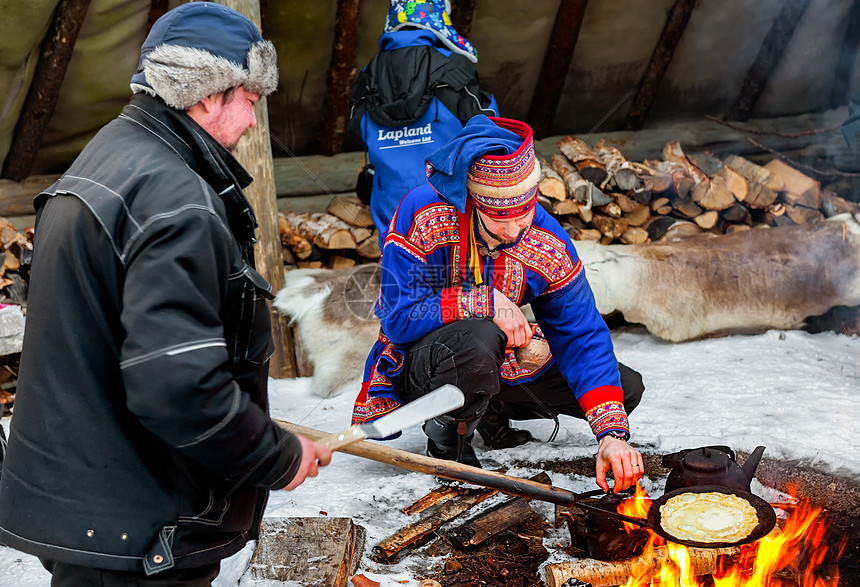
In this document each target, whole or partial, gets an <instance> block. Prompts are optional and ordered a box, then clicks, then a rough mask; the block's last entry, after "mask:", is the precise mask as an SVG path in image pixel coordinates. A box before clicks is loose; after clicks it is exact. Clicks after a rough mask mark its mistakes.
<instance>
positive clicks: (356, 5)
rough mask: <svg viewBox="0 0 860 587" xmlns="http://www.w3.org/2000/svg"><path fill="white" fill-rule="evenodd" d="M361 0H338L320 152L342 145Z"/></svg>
mask: <svg viewBox="0 0 860 587" xmlns="http://www.w3.org/2000/svg"><path fill="white" fill-rule="evenodd" d="M360 8H361V0H338V1H337V21H336V22H335V25H334V42H333V43H332V50H331V61H330V62H329V67H328V74H327V76H326V94H325V101H324V102H323V131H322V138H321V139H320V153H322V154H323V155H336V154H337V153H340V152H341V150H342V148H343V136H344V134H345V133H346V123H347V117H348V116H349V94H350V90H351V89H352V81H353V79H354V77H355V44H356V37H357V35H356V31H357V29H358V11H359V9H360Z"/></svg>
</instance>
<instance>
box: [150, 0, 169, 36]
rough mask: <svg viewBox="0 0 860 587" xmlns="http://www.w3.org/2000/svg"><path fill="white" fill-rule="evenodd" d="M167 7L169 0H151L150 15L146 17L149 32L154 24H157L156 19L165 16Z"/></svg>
mask: <svg viewBox="0 0 860 587" xmlns="http://www.w3.org/2000/svg"><path fill="white" fill-rule="evenodd" d="M167 8H168V6H167V0H150V3H149V15H148V16H147V18H146V31H147V34H149V31H151V30H152V25H154V24H155V21H156V20H158V19H159V18H161V17H162V16H164V13H165V12H167Z"/></svg>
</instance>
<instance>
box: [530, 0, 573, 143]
mask: <svg viewBox="0 0 860 587" xmlns="http://www.w3.org/2000/svg"><path fill="white" fill-rule="evenodd" d="M587 5H588V0H561V4H559V6H558V12H556V14H555V24H554V25H553V27H552V34H551V35H550V38H549V45H548V46H547V50H546V54H545V55H544V58H543V66H541V70H540V75H539V76H538V81H537V85H536V86H535V93H534V95H533V96H532V103H531V106H530V107H529V113H528V117H527V118H526V120H527V121H528V122H529V123H530V124H531V126H532V129H533V131H534V135H535V138H537V139H541V138H543V137H545V136H546V135H547V133H548V132H549V130H550V128H551V127H552V121H553V119H554V118H555V112H556V110H557V109H558V103H559V100H561V92H562V90H564V81H565V80H566V79H567V72H568V69H570V61H571V59H572V58H573V50H574V48H576V41H577V39H578V38H579V28H580V26H581V25H582V19H583V18H584V17H585V7H586V6H587Z"/></svg>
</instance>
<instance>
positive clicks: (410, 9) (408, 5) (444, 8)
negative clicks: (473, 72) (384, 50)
mask: <svg viewBox="0 0 860 587" xmlns="http://www.w3.org/2000/svg"><path fill="white" fill-rule="evenodd" d="M450 12H451V3H450V2H449V0H426V1H424V2H409V1H407V0H391V7H390V8H389V9H388V16H386V17H385V29H384V30H383V31H382V32H383V33H391V32H394V31H396V30H399V29H402V28H404V27H415V28H420V29H427V30H428V31H430V32H432V33H433V34H434V35H436V37H438V38H439V40H440V41H442V43H443V44H444V45H445V48H446V49H449V50H451V51H453V52H454V53H459V54H460V55H464V56H465V57H466V58H467V59H468V60H469V61H471V62H472V63H477V62H478V51H477V50H475V48H474V47H473V46H472V43H470V42H469V41H467V40H466V39H464V38H463V37H461V36H460V35H459V34H457V31H456V30H454V25H453V24H452V23H451V17H450V16H448V15H449V14H450Z"/></svg>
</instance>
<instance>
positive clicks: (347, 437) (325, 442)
mask: <svg viewBox="0 0 860 587" xmlns="http://www.w3.org/2000/svg"><path fill="white" fill-rule="evenodd" d="M302 436H304V434H303V435H302ZM312 440H313V439H312ZM362 440H364V432H362V431H361V428H360V427H358V426H350V427H349V428H347V429H346V430H344V431H342V432H338V433H337V434H329V435H328V436H323V437H322V438H320V439H319V440H315V441H314V442H316V443H317V444H320V445H322V446H324V447H326V448H327V449H329V450H341V449H342V448H344V447H347V446H349V445H350V444H355V443H356V442H360V441H362Z"/></svg>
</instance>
